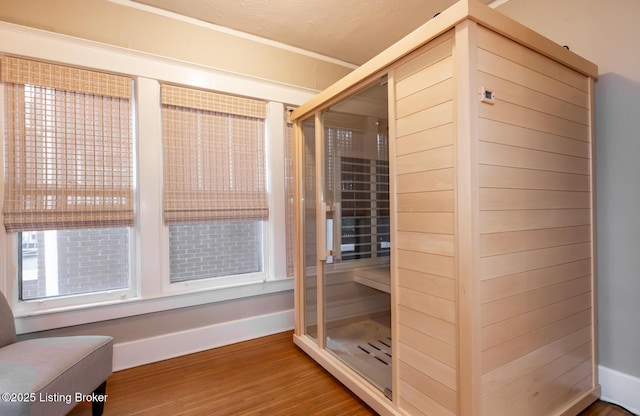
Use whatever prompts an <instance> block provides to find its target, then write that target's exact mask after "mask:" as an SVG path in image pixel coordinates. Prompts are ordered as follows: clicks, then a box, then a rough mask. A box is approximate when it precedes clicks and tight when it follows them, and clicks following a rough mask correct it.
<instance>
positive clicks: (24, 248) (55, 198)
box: [0, 56, 134, 300]
mask: <svg viewBox="0 0 640 416" xmlns="http://www.w3.org/2000/svg"><path fill="white" fill-rule="evenodd" d="M0 65H1V69H2V82H3V85H4V92H5V128H6V132H5V161H6V168H5V171H6V172H5V181H4V182H5V189H4V225H5V228H6V230H7V231H8V232H11V233H17V234H18V241H20V244H19V245H18V257H19V288H20V291H19V292H20V293H19V296H20V299H22V300H28V299H37V298H44V297H52V296H61V295H71V294H79V293H89V292H96V291H102V290H113V289H121V288H129V287H130V274H129V271H130V265H129V263H130V253H129V247H130V244H129V238H130V236H129V234H130V232H129V230H130V227H132V226H133V180H134V178H133V139H132V127H131V114H132V110H131V91H132V80H131V79H130V78H126V77H122V76H117V75H112V74H105V73H100V72H96V71H89V70H84V69H79V68H71V67H66V66H61V65H54V64H49V63H42V62H36V61H31V60H26V59H19V58H13V57H6V56H5V57H2V58H1V60H0Z"/></svg>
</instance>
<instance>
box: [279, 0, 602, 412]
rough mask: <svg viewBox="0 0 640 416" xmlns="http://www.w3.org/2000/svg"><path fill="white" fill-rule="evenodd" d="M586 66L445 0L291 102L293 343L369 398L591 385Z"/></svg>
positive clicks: (475, 9)
mask: <svg viewBox="0 0 640 416" xmlns="http://www.w3.org/2000/svg"><path fill="white" fill-rule="evenodd" d="M596 78H597V66H596V65H594V64H593V63H591V62H588V61H587V60H585V59H583V58H581V57H580V56H578V55H576V54H575V53H573V52H572V51H570V50H568V49H567V48H564V47H562V46H560V45H557V44H555V43H553V42H551V41H550V40H548V39H546V38H544V37H542V36H540V35H538V34H537V33H535V32H533V31H532V30H530V29H528V28H526V27H524V26H522V25H520V24H518V23H516V22H515V21H513V20H511V19H509V18H507V17H505V16H503V15H501V14H500V13H498V12H497V11H495V10H493V9H491V8H489V7H487V6H485V5H483V4H481V3H478V2H476V1H474V0H463V1H460V2H458V3H456V4H454V5H453V6H452V7H450V8H449V9H447V10H445V11H443V12H442V13H440V14H439V15H437V16H436V17H434V18H433V19H432V20H430V21H428V22H426V23H425V24H424V25H423V26H421V27H419V28H418V29H416V30H415V31H414V32H412V33H410V34H409V35H407V36H406V37H405V38H403V39H401V40H400V41H398V42H397V43H396V44H394V45H393V46H391V47H389V48H388V49H386V50H385V51H383V52H382V53H380V54H379V55H377V56H376V57H374V58H373V59H371V60H370V61H369V62H367V63H366V64H364V65H362V66H361V67H359V68H358V69H356V70H354V71H353V72H352V73H350V74H349V75H347V76H346V77H345V78H343V79H342V80H340V81H338V82H337V83H335V84H334V85H332V86H331V87H329V88H328V89H326V90H325V91H322V92H321V93H320V94H318V95H317V96H316V97H314V98H313V99H311V100H310V101H309V102H307V103H306V104H304V105H302V106H300V107H299V108H297V109H296V110H294V111H293V113H292V114H291V120H292V122H293V124H294V132H295V177H296V191H295V195H296V196H295V200H296V247H297V253H296V266H295V269H296V286H295V310H296V325H295V333H294V342H295V343H296V345H298V346H299V347H300V348H301V349H302V350H304V351H305V352H306V353H307V354H308V355H309V356H310V357H312V358H313V359H314V360H315V361H317V362H318V363H319V364H320V365H322V366H323V367H324V368H325V369H327V370H328V371H329V372H331V373H332V374H333V375H334V376H335V377H336V378H338V379H339V380H340V381H341V382H342V383H343V384H344V385H345V386H347V387H348V388H349V389H351V390H352V391H353V392H354V393H355V394H357V395H358V396H359V397H360V398H362V399H363V400H364V401H365V402H366V403H368V404H369V405H370V406H371V407H372V408H373V409H374V410H375V411H376V412H378V413H380V414H382V415H416V416H417V415H430V416H431V415H433V416H436V415H437V416H440V415H444V416H451V415H478V416H480V415H482V416H484V415H519V416H520V415H523V416H526V415H531V416H534V415H536V416H537V415H576V414H578V413H579V412H580V411H581V410H583V409H584V408H586V407H587V406H588V405H589V404H590V403H591V402H593V401H594V400H596V399H597V398H598V397H599V395H600V386H599V384H598V375H597V351H596V346H597V339H596V319H595V316H596V309H595V306H596V302H595V287H596V286H595V243H594V239H595V228H594V225H595V224H594V219H595V211H594V209H595V207H594V182H595V179H594V174H593V160H594V155H593V149H594V137H593V90H594V82H595V79H596Z"/></svg>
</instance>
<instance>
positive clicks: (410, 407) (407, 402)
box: [399, 380, 455, 416]
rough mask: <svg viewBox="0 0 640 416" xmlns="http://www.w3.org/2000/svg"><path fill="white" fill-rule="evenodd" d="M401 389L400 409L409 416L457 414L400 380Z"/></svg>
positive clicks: (448, 415) (446, 415) (449, 415)
mask: <svg viewBox="0 0 640 416" xmlns="http://www.w3.org/2000/svg"><path fill="white" fill-rule="evenodd" d="M400 389H401V390H402V396H401V397H400V400H399V407H400V409H403V410H404V411H405V412H406V414H408V415H412V416H421V415H424V416H455V413H454V412H452V411H451V410H450V409H448V408H446V407H445V406H443V405H442V404H440V403H438V402H437V401H435V400H433V399H432V398H431V397H429V396H427V395H426V394H424V393H422V392H421V391H420V390H419V389H418V388H415V387H414V386H412V385H411V384H409V383H407V382H405V381H402V380H400Z"/></svg>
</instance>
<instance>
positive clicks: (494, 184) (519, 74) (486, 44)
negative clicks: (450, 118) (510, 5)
mask: <svg viewBox="0 0 640 416" xmlns="http://www.w3.org/2000/svg"><path fill="white" fill-rule="evenodd" d="M478 35H479V39H478V45H479V49H478V65H479V70H480V72H479V82H480V83H481V85H482V86H484V87H485V88H486V89H487V90H491V91H493V92H494V93H495V96H496V100H495V104H493V105H491V104H487V103H479V104H478V105H479V110H478V111H479V120H478V136H479V148H478V149H479V163H480V166H479V178H478V179H479V186H480V189H479V201H480V212H479V227H480V233H481V235H480V251H481V252H480V264H479V268H480V270H479V274H480V279H481V282H480V293H479V296H480V297H481V303H482V306H481V317H480V322H479V324H480V325H481V326H482V332H481V334H482V335H481V344H482V347H481V348H482V355H481V356H482V374H483V375H482V414H483V415H513V414H518V415H540V414H556V413H557V412H558V411H559V409H561V408H563V407H565V406H567V405H568V404H569V403H570V402H572V401H573V400H576V399H577V398H579V396H580V395H581V394H582V393H585V392H587V391H588V390H589V389H591V388H592V387H593V377H592V371H593V368H594V362H593V360H594V357H593V342H594V340H593V334H592V325H593V320H592V310H591V306H592V302H591V301H592V290H593V276H592V259H591V255H592V254H591V253H592V242H591V235H592V230H591V226H592V224H591V218H592V212H591V195H590V183H591V178H590V175H591V160H590V148H591V144H590V137H591V127H592V126H591V125H590V117H591V116H590V111H591V109H590V102H591V101H590V97H589V79H588V78H587V77H585V76H583V75H580V74H578V73H577V72H575V71H573V70H570V69H568V68H566V67H564V66H563V65H560V64H558V63H556V62H554V61H552V60H550V59H548V58H546V57H544V56H542V55H540V54H538V53H535V52H533V51H532V50H530V49H527V48H525V47H523V46H521V45H519V44H517V43H515V42H513V41H510V40H508V39H507V38H505V37H502V36H500V35H497V34H496V33H494V32H492V31H490V30H488V29H484V28H481V29H480V30H479V32H478Z"/></svg>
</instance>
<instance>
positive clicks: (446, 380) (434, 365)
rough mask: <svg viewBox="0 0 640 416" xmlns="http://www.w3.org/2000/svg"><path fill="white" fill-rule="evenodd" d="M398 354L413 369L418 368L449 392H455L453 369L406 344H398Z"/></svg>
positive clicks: (455, 383)
mask: <svg viewBox="0 0 640 416" xmlns="http://www.w3.org/2000/svg"><path fill="white" fill-rule="evenodd" d="M398 353H399V354H400V356H401V357H402V360H404V361H405V362H408V363H411V365H412V366H414V367H415V368H420V369H421V371H424V373H425V374H428V375H429V377H431V378H433V379H434V380H436V381H438V382H439V383H441V384H444V385H445V386H447V387H449V388H450V389H451V390H456V388H457V380H456V371H455V370H454V369H453V368H451V367H449V366H447V365H445V364H444V363H442V362H441V361H438V360H435V359H433V358H431V357H430V356H429V355H427V354H423V353H421V352H420V351H418V350H416V349H414V348H411V347H410V346H408V345H406V344H400V348H399V351H398Z"/></svg>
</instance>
